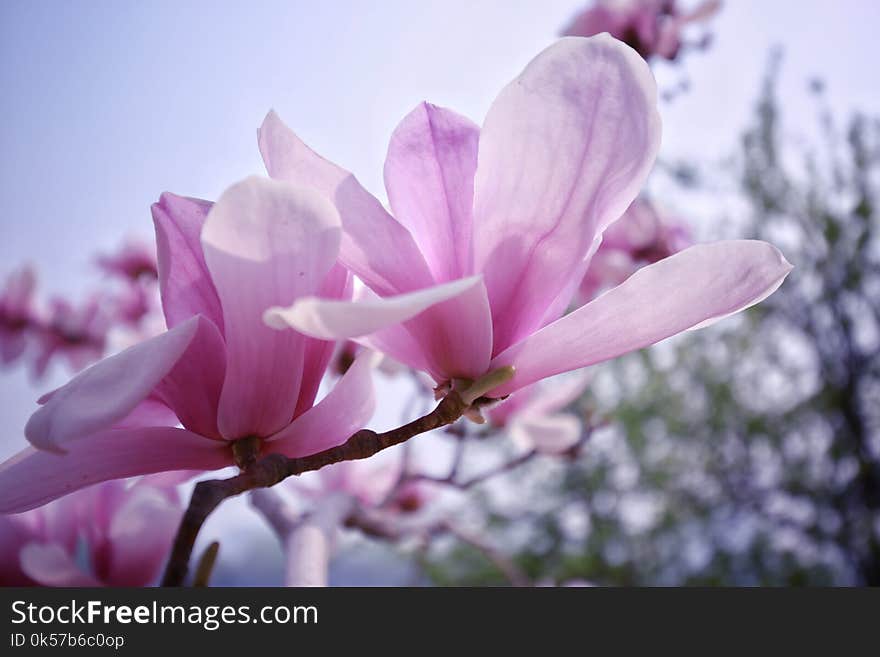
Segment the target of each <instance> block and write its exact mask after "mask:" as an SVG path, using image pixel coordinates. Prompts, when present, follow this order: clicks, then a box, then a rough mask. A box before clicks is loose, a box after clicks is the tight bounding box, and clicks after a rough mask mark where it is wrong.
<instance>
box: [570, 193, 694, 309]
mask: <svg viewBox="0 0 880 657" xmlns="http://www.w3.org/2000/svg"><path fill="white" fill-rule="evenodd" d="M691 244H693V241H692V239H691V233H690V229H689V228H688V226H687V224H685V223H684V222H682V221H680V220H678V219H677V218H675V217H673V216H671V215H668V214H663V213H661V212H660V211H659V210H658V209H657V207H656V206H655V205H654V204H653V203H651V202H650V201H648V200H647V199H644V198H637V199H636V200H635V201H633V202H632V204H631V205H630V206H629V208H627V210H626V212H624V213H623V216H622V217H621V218H620V219H618V220H617V221H616V222H614V223H613V224H612V225H611V226H610V227H609V228H608V230H606V231H605V234H604V235H603V236H602V244H601V245H600V246H599V248H598V249H597V250H596V253H595V254H593V258H592V260H591V261H590V267H589V269H587V273H586V274H585V275H584V278H583V280H582V281H581V285H580V290H579V294H578V298H579V300H580V302H581V303H586V302H587V301H590V300H591V299H594V298H595V297H597V296H598V295H599V294H600V293H601V292H604V291H605V290H609V289H611V288H613V287H616V286H618V285H620V284H621V283H623V282H624V281H625V280H626V279H627V278H629V277H630V276H631V275H632V274H634V273H635V272H636V271H637V270H638V269H640V268H642V267H644V266H645V265H650V264H652V263H655V262H659V261H660V260H663V259H664V258H668V257H669V256H671V255H673V254H675V253H678V252H679V251H681V250H682V249H684V248H687V247H688V246H691Z"/></svg>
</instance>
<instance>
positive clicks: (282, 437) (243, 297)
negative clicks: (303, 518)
mask: <svg viewBox="0 0 880 657" xmlns="http://www.w3.org/2000/svg"><path fill="white" fill-rule="evenodd" d="M153 218H154V222H155V227H156V237H157V242H158V246H159V283H160V289H161V295H162V307H163V310H164V313H165V318H166V322H167V325H168V327H169V330H168V331H167V332H165V333H162V334H160V335H158V336H156V337H154V338H152V339H149V340H146V341H144V342H141V343H139V344H137V345H135V346H133V347H131V348H129V349H126V350H125V351H123V352H121V353H119V354H117V355H115V356H112V357H110V358H107V359H105V360H103V361H101V362H99V363H97V364H95V365H94V366H92V367H91V368H89V369H87V370H85V371H84V372H82V373H81V374H80V375H79V376H77V377H76V378H74V379H73V380H72V381H70V382H69V383H68V384H67V385H65V386H63V387H61V388H59V389H58V390H55V391H54V392H52V393H49V394H48V395H46V396H44V397H43V398H42V399H41V400H39V401H40V403H42V404H43V406H42V408H40V409H39V410H37V411H36V413H34V415H33V416H32V417H31V419H30V421H29V422H28V424H27V427H26V428H25V435H26V436H27V438H28V440H29V441H30V442H31V443H32V444H33V445H34V447H32V448H29V449H26V450H25V451H23V452H21V453H20V454H18V455H17V456H14V457H13V458H12V459H10V460H9V461H7V462H6V463H4V464H3V465H0V512H5V513H10V512H18V511H24V510H27V509H30V508H33V507H36V506H39V505H40V504H44V503H46V502H48V501H50V500H52V499H54V498H56V497H59V496H61V495H64V494H66V493H69V492H71V491H73V490H76V489H77V488H81V487H83V486H87V485H89V484H91V483H95V482H99V481H105V480H109V479H117V478H122V477H130V476H133V475H139V474H147V473H155V472H162V471H169V470H213V469H216V468H222V467H225V466H229V465H233V464H235V463H236V459H235V457H234V453H233V452H234V449H233V447H234V445H235V444H236V441H238V440H239V439H241V438H248V439H249V440H248V443H249V444H254V443H255V444H256V445H257V447H258V448H259V452H260V453H263V454H267V453H272V452H281V453H284V454H286V455H289V456H304V455H308V454H312V453H315V452H318V451H321V450H323V449H326V448H328V447H331V446H335V445H338V444H340V443H342V442H344V441H345V440H346V439H347V438H348V437H349V436H350V435H351V434H352V433H353V432H354V431H356V430H357V429H360V428H362V426H363V425H364V423H365V422H366V421H367V420H368V419H369V418H370V416H371V415H372V412H373V402H374V400H373V393H372V385H371V381H370V359H369V357H366V358H365V357H361V358H358V360H357V362H355V364H354V365H353V366H352V367H351V368H350V369H349V370H348V372H347V373H346V374H345V376H344V377H342V378H341V379H340V380H339V382H338V383H337V384H336V386H335V387H334V389H333V390H332V391H331V392H330V393H329V394H328V395H327V396H326V397H325V398H324V399H323V400H322V401H321V402H320V403H319V404H317V405H314V406H313V404H314V401H315V397H316V394H317V391H318V386H319V384H320V381H321V378H322V376H323V374H324V370H325V369H326V367H327V365H328V362H329V359H330V356H331V353H332V351H333V344H332V343H328V342H323V341H320V340H315V339H312V338H308V337H306V336H304V335H301V334H299V333H295V332H293V331H285V332H279V331H274V330H271V329H269V328H268V327H266V326H265V324H263V322H262V319H261V317H262V313H263V311H264V310H265V309H266V308H267V307H269V306H272V305H274V304H279V303H281V304H287V303H291V302H293V301H294V300H295V299H297V298H298V297H301V296H305V295H314V294H318V295H322V296H324V297H327V298H333V299H342V298H346V297H347V296H349V295H350V290H351V287H350V280H349V279H350V277H349V274H348V272H347V271H346V270H345V269H343V268H342V267H341V266H339V265H337V264H336V258H337V253H338V250H339V241H340V236H341V230H340V225H339V216H338V214H337V212H336V210H335V209H334V208H333V206H332V205H331V204H330V203H328V202H327V201H325V200H324V199H323V198H321V197H320V195H318V194H317V193H315V192H313V191H311V190H308V189H305V188H302V187H296V186H293V185H289V184H287V183H280V182H275V181H271V180H266V179H258V178H251V179H248V180H246V181H244V182H241V183H238V184H236V185H234V186H232V187H231V188H230V189H228V190H227V191H226V192H225V193H224V194H223V195H222V196H221V198H220V200H219V201H217V203H216V204H215V205H213V207H212V206H211V204H210V203H208V202H206V201H199V200H193V199H187V198H182V197H178V196H174V195H171V194H165V195H163V196H162V199H161V200H160V202H159V203H157V204H156V205H154V206H153ZM177 424H181V425H182V426H183V428H178V427H177V426H176V425H177ZM253 438H256V439H257V440H256V441H254V440H253ZM53 452H54V453H53Z"/></svg>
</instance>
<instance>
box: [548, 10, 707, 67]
mask: <svg viewBox="0 0 880 657" xmlns="http://www.w3.org/2000/svg"><path fill="white" fill-rule="evenodd" d="M720 8H721V2H720V0H704V1H703V2H700V3H699V4H698V5H697V6H696V7H695V8H694V9H692V10H691V11H683V10H682V9H681V8H680V6H679V4H678V2H676V0H596V1H595V2H594V3H593V4H592V6H590V7H588V8H587V9H584V10H583V11H582V12H581V13H579V14H578V15H577V16H575V18H574V19H573V20H572V22H571V23H570V24H569V25H568V26H567V27H566V28H565V29H564V30H563V31H562V33H563V34H564V35H566V36H583V37H588V36H593V35H596V34H601V33H602V32H608V33H609V34H610V35H611V36H613V37H615V38H616V39H620V40H621V41H623V42H624V43H625V44H627V45H629V46H630V47H632V48H633V49H634V50H635V51H636V52H637V53H639V54H640V55H641V56H642V57H644V58H645V59H651V58H652V57H660V58H662V59H668V60H673V59H675V58H676V57H678V55H679V54H680V53H681V50H682V46H683V43H684V41H683V38H682V32H683V31H684V29H685V28H686V27H687V26H689V25H691V24H694V23H701V22H704V21H707V20H708V19H710V18H711V17H712V16H714V15H715V14H716V13H717V12H718V10H719V9H720Z"/></svg>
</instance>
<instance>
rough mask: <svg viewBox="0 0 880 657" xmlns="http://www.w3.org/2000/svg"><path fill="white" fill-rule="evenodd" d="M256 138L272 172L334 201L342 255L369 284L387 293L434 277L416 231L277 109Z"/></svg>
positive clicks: (408, 288) (424, 284)
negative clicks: (302, 136)
mask: <svg viewBox="0 0 880 657" xmlns="http://www.w3.org/2000/svg"><path fill="white" fill-rule="evenodd" d="M257 138H258V141H259V145H260V153H261V154H262V156H263V162H264V163H265V164H266V171H267V172H268V173H269V175H270V176H271V177H272V178H275V179H277V180H284V181H287V182H292V183H296V184H298V185H308V186H309V187H312V188H314V189H316V190H318V191H319V192H320V193H321V194H323V195H324V196H325V197H326V198H328V199H330V200H331V201H332V202H333V203H334V204H335V205H336V209H337V210H338V211H339V215H340V217H341V219H342V227H343V230H344V235H343V238H342V246H341V249H340V253H339V259H340V260H341V261H342V262H343V263H344V264H345V265H346V267H348V268H349V269H351V270H352V271H353V272H354V273H355V274H357V276H358V277H359V278H360V279H361V280H362V281H363V282H364V283H366V284H367V286H369V287H370V288H372V289H373V290H374V291H375V292H376V293H377V294H380V295H383V296H387V295H390V294H398V293H400V292H409V291H411V290H417V289H420V288H423V287H428V286H429V285H431V284H432V283H433V282H434V281H433V278H432V276H431V273H430V271H429V270H428V265H427V264H425V259H424V258H423V257H422V254H421V253H420V252H419V249H418V247H417V246H416V243H415V241H414V240H413V238H412V235H410V234H409V232H408V231H407V230H406V228H404V227H403V225H402V224H400V223H398V222H397V221H395V220H394V219H393V218H392V217H391V215H389V214H388V213H387V212H386V211H385V208H383V207H382V204H381V203H379V201H378V200H377V199H376V198H375V197H374V196H373V195H372V194H370V193H369V192H368V191H367V190H365V189H364V188H363V187H362V186H361V184H360V183H359V182H358V181H357V179H356V178H355V177H354V176H353V175H352V174H350V173H349V172H348V171H345V170H344V169H341V168H339V167H338V166H336V165H335V164H333V163H332V162H328V161H327V160H325V159H324V158H322V157H321V156H319V155H318V154H317V153H315V152H314V151H313V150H312V149H310V148H309V147H308V146H306V145H305V144H304V143H303V142H302V141H301V140H300V138H299V137H297V136H296V135H295V134H294V133H293V131H292V130H291V129H290V128H288V127H287V126H286V125H284V123H283V122H282V121H281V119H280V118H278V115H277V114H275V112H269V114H268V115H267V116H266V119H265V120H264V121H263V125H262V126H261V127H260V129H259V131H258V132H257Z"/></svg>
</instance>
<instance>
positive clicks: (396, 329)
mask: <svg viewBox="0 0 880 657" xmlns="http://www.w3.org/2000/svg"><path fill="white" fill-rule="evenodd" d="M354 342H356V343H358V344H359V345H362V346H364V347H366V348H367V349H372V350H373V351H378V352H379V353H381V354H384V355H385V356H388V357H389V358H392V359H394V360H396V361H397V362H399V363H402V364H404V365H406V366H408V367H411V368H412V369H414V370H416V371H418V372H426V371H427V370H428V360H427V356H426V354H425V352H424V351H423V350H422V347H421V345H419V343H418V342H417V341H416V339H415V338H414V337H413V335H412V333H410V332H409V329H407V327H406V325H404V324H394V325H392V326H389V327H387V328H384V329H382V330H380V331H376V332H375V333H371V334H370V335H367V336H364V337H361V338H356V339H355V340H354Z"/></svg>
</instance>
